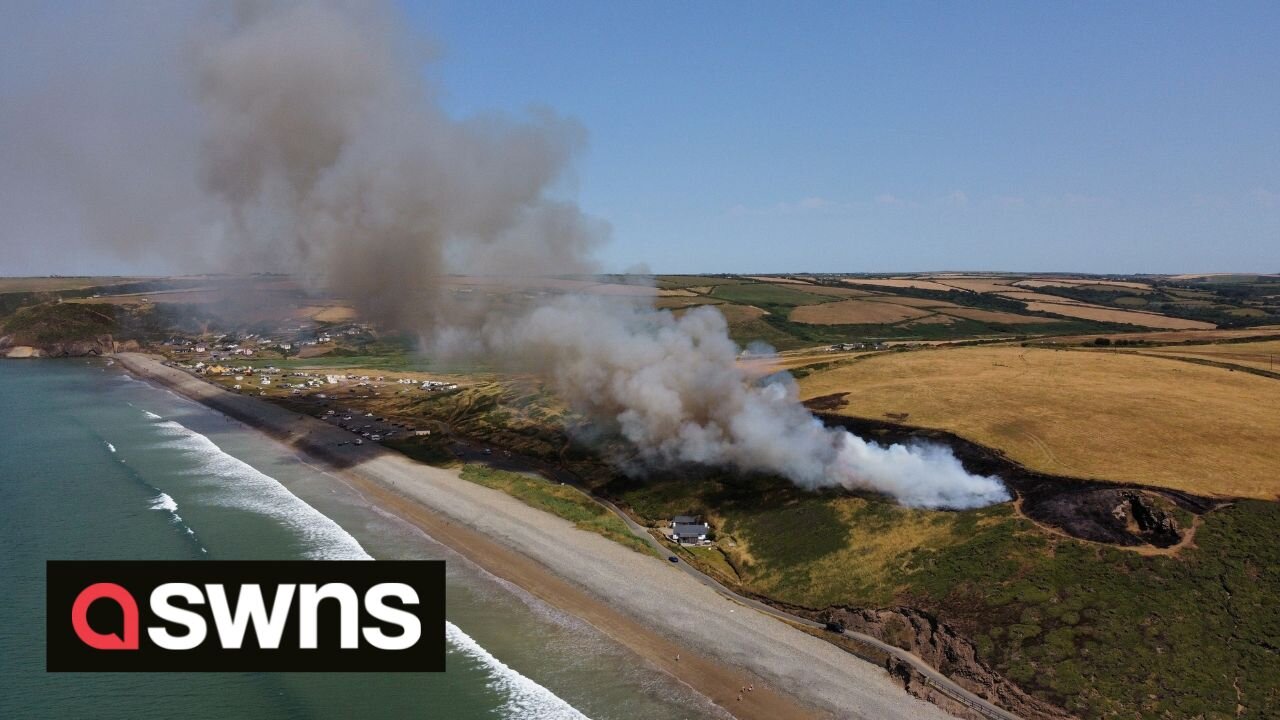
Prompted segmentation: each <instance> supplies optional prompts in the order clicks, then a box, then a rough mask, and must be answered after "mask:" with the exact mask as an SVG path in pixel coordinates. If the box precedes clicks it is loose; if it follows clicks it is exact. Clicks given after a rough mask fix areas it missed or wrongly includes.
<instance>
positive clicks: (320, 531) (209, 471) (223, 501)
mask: <svg viewBox="0 0 1280 720" xmlns="http://www.w3.org/2000/svg"><path fill="white" fill-rule="evenodd" d="M147 415H148V417H152V418H153V419H160V416H159V415H156V414H155V413H147ZM155 428H156V430H157V432H158V433H159V434H160V435H161V436H162V437H163V438H164V441H163V443H162V446H163V447H168V448H172V449H175V450H180V451H183V452H186V453H188V454H190V455H192V456H194V457H196V458H197V459H198V467H197V469H195V470H192V471H190V474H193V475H200V476H203V477H208V478H216V480H217V486H216V487H217V490H218V491H219V492H217V493H216V494H215V496H214V497H213V499H212V502H213V503H214V504H217V505H221V506H223V507H232V508H236V509H239V510H247V511H249V512H254V513H258V514H261V515H266V516H267V517H270V518H272V519H274V520H276V521H278V522H280V523H281V524H282V525H284V526H285V527H287V528H289V529H290V530H293V531H294V533H296V534H297V536H298V537H300V538H302V540H303V541H304V543H305V544H306V546H307V548H306V552H305V555H306V557H308V558H310V559H313V560H322V559H324V560H368V559H371V558H370V557H369V555H368V554H367V553H365V551H364V549H363V548H361V547H360V543H359V542H357V541H356V539H355V538H354V537H352V536H351V534H350V533H348V532H347V531H346V530H343V529H342V527H341V526H340V525H338V523H336V522H334V521H333V520H330V519H329V518H328V517H327V516H325V515H323V514H321V513H320V512H318V511H317V510H316V509H315V508H313V507H311V506H310V505H308V504H306V503H305V502H303V501H302V500H301V499H300V498H299V497H298V496H296V495H294V494H293V493H291V492H289V490H288V489H287V488H286V487H285V486H284V485H281V484H280V482H279V481H278V480H276V479H275V478H273V477H271V476H269V475H266V474H264V473H261V472H259V471H258V470H257V469H256V468H254V467H253V466H252V465H250V464H248V463H246V462H244V461H243V460H240V459H239V458H236V457H234V456H232V455H229V454H227V453H225V452H223V450H222V448H220V447H218V446H217V445H216V444H214V442H213V441H212V440H210V439H209V438H207V437H205V436H204V435H201V434H200V433H198V432H195V431H194V430H190V429H188V428H187V427H186V426H184V425H182V424H181V423H178V422H175V421H173V420H161V421H160V422H157V423H155Z"/></svg>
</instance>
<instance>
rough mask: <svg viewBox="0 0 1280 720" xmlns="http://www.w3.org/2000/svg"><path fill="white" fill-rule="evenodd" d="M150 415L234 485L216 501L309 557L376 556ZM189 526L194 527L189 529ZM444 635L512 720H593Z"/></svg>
mask: <svg viewBox="0 0 1280 720" xmlns="http://www.w3.org/2000/svg"><path fill="white" fill-rule="evenodd" d="M147 416H148V417H150V418H152V419H153V420H160V422H157V423H155V425H154V427H155V428H156V430H157V431H158V432H159V433H160V434H161V435H162V436H164V437H165V440H164V441H163V445H164V446H166V447H170V448H173V449H177V450H181V451H184V452H188V453H191V454H193V455H197V456H198V457H199V458H200V464H199V469H198V470H195V471H192V472H193V473H198V474H200V475H204V476H208V477H212V478H217V480H218V483H219V486H220V487H224V488H227V489H228V490H230V492H227V493H225V494H222V495H220V496H218V497H216V498H215V499H214V502H216V503H220V504H223V505H224V506H229V507H236V508H241V509H245V510H250V511H254V512H259V513H262V514H264V515H267V516H269V517H272V518H274V519H276V520H278V521H280V522H281V523H283V524H284V525H285V526H286V527H289V528H291V529H293V530H294V531H295V532H296V533H298V535H299V536H301V537H303V538H305V539H306V541H307V543H308V545H309V546H310V547H309V549H308V552H307V556H308V557H309V558H311V559H314V560H372V559H373V557H372V556H371V555H369V553H367V552H365V550H364V548H363V547H362V546H361V545H360V541H359V540H357V539H356V538H355V537H354V536H352V535H351V534H350V533H348V532H347V531H346V530H344V529H343V528H342V526H341V525H339V524H338V523H336V522H334V521H333V520H331V519H330V518H329V517H328V516H326V515H324V514H323V513H321V512H320V511H319V510H316V509H315V508H313V507H311V506H310V505H308V504H307V503H306V502H304V501H303V500H302V499H301V498H299V497H298V496H296V495H294V494H293V493H291V492H289V490H288V488H286V487H285V486H284V485H282V484H281V483H280V482H279V481H278V480H276V479H275V478H273V477H271V476H269V475H266V474H264V473H262V472H259V471H258V470H257V469H255V468H254V467H253V466H251V465H249V464H248V463H246V462H244V461H242V460H240V459H238V458H236V457H234V456H232V455H229V454H228V453H226V452H224V451H223V450H222V448H220V447H218V446H217V444H215V443H214V442H213V441H212V440H210V439H209V438H207V437H205V436H204V435H201V434H200V433H197V432H195V431H194V430H191V429H189V428H187V427H186V426H184V425H182V424H181V423H178V422H175V421H173V420H163V418H161V417H160V416H159V415H156V414H155V413H151V412H148V413H147ZM151 507H152V509H155V510H167V511H169V512H171V513H172V514H173V516H174V517H175V518H177V519H178V520H179V521H181V517H180V516H179V515H178V513H177V509H178V505H177V503H176V502H175V501H174V500H173V498H172V497H170V496H169V495H167V494H166V493H163V492H161V493H160V494H159V495H158V496H156V498H155V499H154V500H153V501H152V505H151ZM184 527H185V525H184ZM187 530H188V532H190V528H187ZM192 534H193V536H194V533H192ZM202 549H203V548H202ZM445 637H446V639H447V641H448V643H449V645H450V646H451V647H452V648H453V649H455V650H456V651H457V652H459V653H462V654H463V655H466V656H467V657H469V658H471V659H472V660H474V661H476V662H477V663H479V664H480V665H481V666H483V667H484V669H485V670H486V671H487V672H488V674H489V687H490V688H491V689H493V690H495V691H497V692H500V693H502V694H503V695H504V696H505V697H506V698H507V704H506V706H505V708H504V711H505V714H506V717H507V718H508V719H509V720H535V719H536V720H589V719H588V718H587V716H586V715H584V714H582V713H581V712H579V711H578V710H577V709H576V708H574V707H573V706H572V705H570V704H569V703H567V702H565V701H564V700H562V699H561V698H560V697H559V696H557V695H556V694H555V693H553V692H551V691H550V690H548V689H547V688H545V687H543V686H541V685H539V684H538V683H536V682H534V681H533V680H530V679H529V678H527V677H525V676H524V675H522V674H520V672H518V671H517V670H514V669H512V668H511V667H509V666H508V665H507V664H506V663H503V662H502V661H501V660H499V659H498V658H496V657H494V656H493V654H492V653H490V652H489V651H488V650H485V649H484V647H482V646H481V645H480V644H479V643H478V642H476V641H475V640H474V639H473V638H472V637H471V636H470V635H467V634H466V633H465V632H463V630H462V629H461V628H459V627H458V626H457V625H454V624H453V623H451V622H446V623H445Z"/></svg>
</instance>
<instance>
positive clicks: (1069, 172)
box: [403, 0, 1280, 272]
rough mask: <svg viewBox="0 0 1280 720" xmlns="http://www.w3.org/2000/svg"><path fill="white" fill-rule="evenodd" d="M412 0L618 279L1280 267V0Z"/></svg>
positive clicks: (457, 89) (447, 56)
mask: <svg viewBox="0 0 1280 720" xmlns="http://www.w3.org/2000/svg"><path fill="white" fill-rule="evenodd" d="M403 4H404V6H405V9H406V11H407V17H408V19H409V22H411V23H412V24H413V25H415V27H416V29H417V30H419V31H420V32H422V33H424V34H426V35H427V36H428V37H430V38H431V40H432V41H433V42H434V43H435V44H436V46H437V47H438V50H439V53H440V57H439V60H438V61H437V62H435V63H433V64H431V65H430V66H428V67H427V69H426V70H425V72H426V73H427V74H428V75H429V76H430V77H431V79H432V81H433V83H434V84H435V86H436V88H437V89H438V92H439V93H440V94H441V96H442V99H443V102H444V104H445V106H446V107H447V108H448V109H449V110H450V111H451V112H453V113H455V114H457V115H469V114H474V113H480V112H489V111H494V110H499V111H504V112H509V113H513V114H519V113H522V112H525V111H527V110H528V109H529V108H530V107H537V106H547V107H551V108H553V109H554V110H555V111H557V112H558V113H561V114H563V115H567V116H569V117H572V118H574V119H576V120H577V121H579V122H581V123H582V124H583V125H584V126H585V127H586V128H587V130H588V132H589V134H590V144H589V147H588V148H587V150H586V151H585V152H584V154H583V155H582V157H581V158H580V159H579V161H578V162H577V163H576V165H575V170H574V173H573V177H572V178H571V179H570V181H569V182H567V183H566V187H565V188H564V189H563V192H565V193H566V194H574V195H576V197H577V198H578V199H579V200H580V201H581V203H582V205H583V206H584V208H585V209H586V210H587V211H588V212H590V213H593V214H595V215H598V216H600V217H602V218H604V219H606V220H608V221H609V222H610V223H611V224H612V226H613V241H612V243H611V244H610V245H609V246H608V247H607V248H606V249H605V250H604V251H603V252H602V253H601V257H602V259H603V261H604V262H605V264H606V265H607V267H608V269H610V270H623V269H628V268H630V267H633V266H635V265H638V264H644V265H647V266H648V267H649V268H650V269H652V270H654V271H656V272H699V271H717V272H751V271H761V272H765V271H775V272H784V271H831V272H869V271H890V270H929V269H983V268H990V269H1007V270H1064V271H1065V270H1075V271H1094V272H1144V271H1145V272H1177V271H1269V272H1276V271H1280V42H1277V41H1276V36H1277V32H1280V3H1274V2H1272V3H1244V2H1231V3H1199V4H1191V3H1171V2H1161V3H1135V2H1126V3H1082V2H1073V3H1033V2H1022V3H1009V4H1004V3H994V2H991V3H985V2H984V3H963V2H949V3H939V2H934V3H908V2H894V3H874V4H873V3H834V2H831V3H817V2H800V3H749V2H732V3H730V2H694V3H675V2H651V3H640V2H629V3H621V2H554V3H548V2H536V3H535V2H528V3H512V2H476V1H475V0H467V1H465V2H453V1H448V2H445V1H440V0H425V1H423V2H410V1H409V0H404V1H403Z"/></svg>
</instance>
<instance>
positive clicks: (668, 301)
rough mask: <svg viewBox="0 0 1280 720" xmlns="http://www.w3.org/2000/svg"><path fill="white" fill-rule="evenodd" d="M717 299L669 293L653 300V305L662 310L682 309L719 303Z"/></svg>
mask: <svg viewBox="0 0 1280 720" xmlns="http://www.w3.org/2000/svg"><path fill="white" fill-rule="evenodd" d="M719 304H720V303H718V302H716V301H715V300H710V299H708V298H707V297H705V296H702V295H692V296H689V297H681V296H675V295H669V296H665V297H660V298H658V299H656V300H654V301H653V305H654V307H656V308H659V309H661V310H680V309H682V308H687V307H693V306H695V305H719Z"/></svg>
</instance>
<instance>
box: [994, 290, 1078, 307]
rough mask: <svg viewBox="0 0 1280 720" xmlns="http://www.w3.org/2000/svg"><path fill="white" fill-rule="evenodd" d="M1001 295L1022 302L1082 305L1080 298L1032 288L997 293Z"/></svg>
mask: <svg viewBox="0 0 1280 720" xmlns="http://www.w3.org/2000/svg"><path fill="white" fill-rule="evenodd" d="M995 294H996V295H999V296H1000V297H1005V298H1009V299H1010V300H1018V301H1020V302H1047V303H1061V304H1063V305H1082V304H1083V303H1081V302H1080V301H1079V300H1072V299H1071V298H1064V297H1058V296H1057V295H1048V294H1045V293H1038V292H1031V291H1030V290H1010V291H1009V292H998V293H995Z"/></svg>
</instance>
